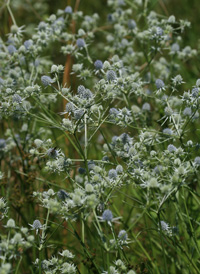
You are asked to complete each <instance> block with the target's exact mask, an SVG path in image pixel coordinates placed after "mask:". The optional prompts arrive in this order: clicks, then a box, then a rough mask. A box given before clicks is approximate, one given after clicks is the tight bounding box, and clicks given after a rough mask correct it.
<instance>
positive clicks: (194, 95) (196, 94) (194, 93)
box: [192, 88, 199, 97]
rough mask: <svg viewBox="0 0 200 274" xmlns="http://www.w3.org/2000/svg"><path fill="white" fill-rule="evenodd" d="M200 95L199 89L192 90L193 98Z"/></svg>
mask: <svg viewBox="0 0 200 274" xmlns="http://www.w3.org/2000/svg"><path fill="white" fill-rule="evenodd" d="M198 95H199V89H198V88H193V89H192V96H193V97H197V96H198Z"/></svg>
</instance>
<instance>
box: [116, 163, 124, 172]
mask: <svg viewBox="0 0 200 274" xmlns="http://www.w3.org/2000/svg"><path fill="white" fill-rule="evenodd" d="M116 171H117V173H123V167H122V166H121V165H118V166H117V167H116Z"/></svg>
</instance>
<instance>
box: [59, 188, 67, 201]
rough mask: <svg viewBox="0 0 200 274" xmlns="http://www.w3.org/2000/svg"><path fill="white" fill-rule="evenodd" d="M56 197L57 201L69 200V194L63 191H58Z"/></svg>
mask: <svg viewBox="0 0 200 274" xmlns="http://www.w3.org/2000/svg"><path fill="white" fill-rule="evenodd" d="M57 197H58V199H59V200H61V201H65V199H67V198H69V194H68V193H67V192H66V191H65V190H63V189H60V190H59V191H58V193H57Z"/></svg>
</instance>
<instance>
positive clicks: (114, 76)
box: [106, 70, 117, 81]
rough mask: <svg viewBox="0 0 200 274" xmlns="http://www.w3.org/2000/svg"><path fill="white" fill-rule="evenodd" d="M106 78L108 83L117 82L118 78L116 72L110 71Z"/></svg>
mask: <svg viewBox="0 0 200 274" xmlns="http://www.w3.org/2000/svg"><path fill="white" fill-rule="evenodd" d="M106 77H107V80H108V81H113V80H116V78H117V76H116V73H115V71H114V70H108V71H107V73H106Z"/></svg>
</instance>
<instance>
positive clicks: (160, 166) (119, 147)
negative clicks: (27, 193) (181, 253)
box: [0, 0, 200, 274]
mask: <svg viewBox="0 0 200 274" xmlns="http://www.w3.org/2000/svg"><path fill="white" fill-rule="evenodd" d="M126 2H128V1H123V0H108V5H109V6H110V8H111V12H110V13H109V14H108V17H107V23H108V25H109V27H110V29H111V31H109V28H108V32H106V43H105V47H104V51H105V55H104V57H103V58H104V60H103V59H102V60H101V59H100V58H101V56H99V55H98V56H97V57H95V58H93V57H92V58H91V56H93V55H95V54H96V55H97V52H98V49H99V46H98V45H97V46H96V45H95V32H96V31H97V29H98V28H97V26H98V19H99V16H98V15H97V14H94V15H92V16H84V15H83V13H82V12H81V11H76V12H74V11H73V8H72V7H71V6H67V7H66V8H65V9H64V10H59V11H58V12H57V14H53V15H51V16H50V17H49V18H47V20H46V21H42V22H40V23H39V25H38V27H37V29H36V31H35V34H33V35H32V37H30V39H28V40H24V38H23V28H22V27H17V26H16V25H13V26H12V27H11V32H10V34H9V35H8V40H7V41H5V42H4V41H3V40H1V41H0V61H1V64H2V65H1V70H0V101H1V103H0V118H1V119H2V120H3V119H4V118H6V119H8V120H9V119H10V120H9V121H11V122H12V123H15V122H16V123H18V124H20V127H18V124H17V128H14V129H13V128H12V125H11V126H10V124H9V123H8V125H9V128H8V129H7V130H6V131H5V134H4V136H3V137H1V138H0V159H1V160H2V159H6V160H7V162H9V165H10V166H11V167H12V168H13V170H16V166H17V167H18V165H20V164H21V166H20V167H19V168H18V169H19V174H22V175H26V171H27V170H28V168H30V169H31V171H33V172H36V173H37V172H38V173H39V172H41V176H44V174H45V176H47V174H48V175H49V174H50V176H51V175H52V173H54V174H53V175H52V178H56V182H57V181H58V182H59V183H60V181H62V182H63V185H64V187H63V186H62V187H61V186H60V185H59V183H58V184H55V181H54V179H51V177H50V176H49V178H50V180H51V182H50V184H51V183H52V185H55V186H56V190H54V189H53V187H52V188H48V189H47V190H44V191H41V190H38V189H36V190H35V191H34V192H33V196H34V197H35V198H37V199H38V200H39V202H40V205H41V207H42V208H45V209H47V211H48V213H49V214H51V216H56V218H62V219H63V220H64V221H70V222H71V221H72V222H73V221H79V218H80V216H81V221H82V222H84V221H88V220H89V222H91V223H92V224H94V223H95V228H96V229H97V232H98V233H97V234H98V236H100V243H101V245H102V246H103V248H104V249H105V250H106V251H107V252H110V251H111V252H113V250H114V251H116V250H117V249H119V250H120V251H121V250H123V249H125V248H127V246H128V245H129V243H130V241H129V237H128V233H127V232H126V230H125V229H123V228H122V229H121V230H119V229H118V228H116V227H117V226H119V225H120V226H121V225H122V222H121V219H122V220H123V218H122V217H121V216H119V215H120V214H122V213H120V212H118V211H116V210H112V199H114V198H115V196H116V195H118V191H119V192H120V193H123V189H124V188H127V189H130V191H132V189H134V191H136V192H137V189H139V191H141V192H142V193H143V195H142V196H143V201H145V202H144V203H146V204H148V206H150V205H151V206H152V207H153V208H154V209H155V208H156V210H157V207H161V205H162V204H164V202H165V200H167V199H168V197H170V195H171V194H172V193H176V192H177V193H178V191H179V188H180V187H181V186H188V182H190V178H195V180H196V179H198V176H197V174H198V172H199V168H200V156H199V147H200V145H199V144H198V143H196V141H195V140H191V138H192V137H191V136H190V134H189V129H190V127H195V126H196V127H197V126H198V123H199V109H200V79H197V81H196V83H194V84H193V86H190V87H189V88H187V86H185V85H184V84H185V83H184V79H183V77H182V76H181V62H184V61H186V60H188V58H191V57H193V56H196V55H197V51H196V50H195V49H191V47H190V46H184V45H183V41H182V38H181V37H180V36H179V34H178V33H179V32H180V31H181V32H182V31H183V30H184V29H185V27H187V26H189V23H188V22H187V21H183V20H180V21H178V20H176V18H175V17H174V16H170V17H169V18H164V17H160V16H158V15H157V14H156V13H155V12H153V11H151V12H147V11H145V12H147V17H146V19H145V20H146V23H147V24H144V25H143V26H141V24H140V22H139V17H137V15H135V17H133V16H132V9H131V8H130V7H129V6H128V4H127V3H126ZM133 2H134V5H135V6H136V7H137V8H141V7H142V2H143V1H140V0H138V1H133ZM160 18H161V19H160ZM72 21H79V23H80V24H79V29H77V31H76V32H75V33H74V32H73V31H72V30H71V22H72ZM55 41H56V42H58V43H60V45H61V46H60V53H61V54H64V55H68V56H71V57H73V58H74V63H73V65H72V70H71V76H72V77H74V79H76V81H75V83H74V85H71V87H68V86H67V84H69V83H63V81H62V80H61V79H62V76H63V73H65V67H64V66H63V65H61V64H53V63H52V62H51V61H49V60H47V58H45V51H46V49H49V48H51V47H52V45H53V43H54V42H55ZM63 42H64V44H63ZM138 45H139V47H138ZM100 46H102V45H100ZM92 47H94V48H95V47H97V50H96V51H95V50H94V52H93V51H92V50H91V51H90V48H92ZM138 48H139V49H141V50H138ZM90 52H91V54H90ZM106 55H107V56H110V57H109V58H107V59H106V58H105V56H106ZM174 71H175V74H174V75H172V74H173V73H172V72H174ZM186 88H187V89H188V90H187V91H185V89H186ZM60 99H62V100H63V101H64V102H65V103H64V106H61V109H59V111H57V107H58V103H59V102H60ZM55 109H56V111H54V110H55ZM41 125H43V126H41ZM105 129H106V130H105ZM54 130H55V131H54ZM99 131H100V133H101V134H102V135H98V133H99ZM104 131H105V132H104ZM58 132H61V134H62V135H60V136H59V137H57V135H58ZM103 132H104V134H103ZM105 133H106V134H105ZM97 135H98V136H100V137H97ZM106 135H107V136H108V137H106ZM63 136H64V137H66V138H68V142H67V145H65V146H61V147H60V146H59V145H60V142H59V140H60V139H61V138H63ZM95 138H96V139H97V140H96V139H95ZM98 138H99V139H98ZM62 140H63V139H62ZM94 143H95V145H94ZM66 146H67V148H66ZM92 146H95V149H96V148H97V150H99V153H96V152H94V151H93V147H92ZM63 147H64V148H63ZM71 148H72V153H71V152H70V151H71ZM16 151H18V152H17V153H16ZM64 151H65V152H64ZM96 154H97V155H96ZM41 170H42V171H41ZM22 171H23V172H22ZM42 174H43V175H42ZM19 176H20V175H19ZM27 176H29V175H27ZM53 176H55V177H53ZM56 176H57V177H56ZM3 177H4V174H3V173H0V179H3ZM45 179H46V178H45ZM35 180H36V179H35ZM48 183H49V182H48ZM116 193H117V194H116ZM126 195H127V194H126ZM127 196H128V195H127ZM155 197H156V199H155ZM177 197H178V194H177ZM177 199H178V198H177ZM120 202H121V201H120ZM110 203H111V205H110ZM122 203H125V202H124V201H122ZM113 208H115V207H114V206H113ZM7 212H8V206H7V203H6V201H5V199H4V198H1V199H0V213H1V216H0V219H5V217H6V216H7ZM121 212H122V211H121ZM155 212H156V211H155ZM97 214H98V216H97ZM115 216H116V217H115ZM131 220H132V219H131ZM42 223H43V222H42ZM42 223H41V221H40V220H39V218H37V219H35V220H34V221H33V223H32V224H29V229H30V230H34V231H35V233H36V235H37V236H39V238H40V239H41V242H40V245H39V250H40V248H41V246H42V245H43V241H45V236H46V229H47V225H46V224H45V223H44V224H42ZM89 226H90V227H91V224H90V225H89ZM102 227H103V228H104V227H108V230H109V232H104V230H103V229H102ZM154 227H155V223H154ZM5 228H6V229H9V230H10V231H11V232H12V233H11V235H10V238H6V236H3V237H2V242H1V244H0V249H1V257H2V258H3V261H4V263H3V264H2V265H1V268H0V272H2V273H6V274H7V273H10V272H11V269H12V265H11V264H10V263H9V262H8V263H7V261H9V258H15V259H17V258H19V257H20V256H21V255H22V254H21V253H20V252H21V251H20V250H23V251H25V250H26V249H28V248H30V247H32V246H33V242H34V237H33V236H32V235H29V230H28V229H26V228H23V227H22V228H20V227H17V226H16V225H15V221H14V220H13V219H9V220H8V221H7V223H6V225H5ZM82 230H83V231H84V229H83V228H82ZM117 231H118V233H117ZM156 231H157V232H158V234H164V236H172V231H173V227H172V228H171V227H170V226H169V225H168V223H167V222H165V221H161V222H160V223H159V224H158V225H157V223H156ZM161 232H162V233H161ZM106 233H107V234H106ZM109 233H110V235H108V234H109ZM83 234H84V233H83ZM44 235H45V236H44ZM83 240H84V239H82V241H83ZM82 245H83V242H82ZM42 247H43V246H42ZM84 252H85V250H84ZM59 255H60V256H61V258H60V257H59V258H58V257H56V256H53V257H51V258H50V259H45V260H43V261H42V262H41V260H40V259H36V261H35V265H36V267H38V268H40V267H41V268H42V271H43V272H44V273H47V274H49V273H58V272H59V273H76V272H77V269H76V267H75V265H74V264H73V263H72V262H71V260H72V259H73V258H74V256H73V255H72V254H71V253H70V252H69V251H68V250H65V251H63V252H62V253H59ZM102 269H103V270H102V271H103V272H102V273H115V274H117V273H128V274H134V273H135V272H134V271H133V270H131V269H130V267H129V266H128V265H127V264H126V263H124V262H122V261H121V260H116V261H115V262H114V266H110V267H109V269H106V268H102Z"/></svg>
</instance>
